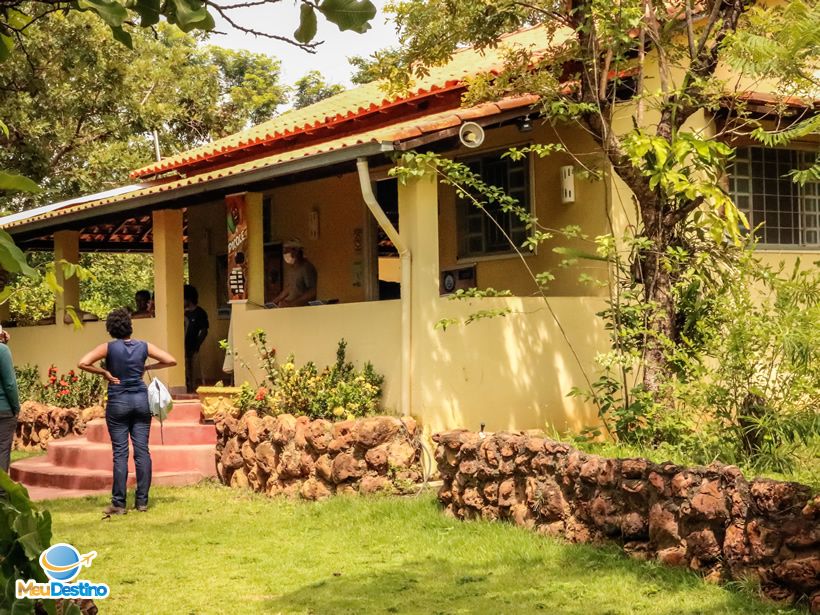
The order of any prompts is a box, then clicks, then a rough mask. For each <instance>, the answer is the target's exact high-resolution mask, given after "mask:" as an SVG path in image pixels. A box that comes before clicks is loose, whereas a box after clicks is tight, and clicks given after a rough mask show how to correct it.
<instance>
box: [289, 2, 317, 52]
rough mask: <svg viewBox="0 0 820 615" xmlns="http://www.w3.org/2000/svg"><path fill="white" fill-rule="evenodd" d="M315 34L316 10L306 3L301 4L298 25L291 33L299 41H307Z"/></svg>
mask: <svg viewBox="0 0 820 615" xmlns="http://www.w3.org/2000/svg"><path fill="white" fill-rule="evenodd" d="M314 36H316V11H314V10H313V7H312V6H310V5H308V4H303V5H302V8H301V9H300V11H299V27H298V28H296V31H295V32H294V33H293V38H295V39H296V40H297V41H298V42H300V43H309V42H310V41H312V40H313V37H314Z"/></svg>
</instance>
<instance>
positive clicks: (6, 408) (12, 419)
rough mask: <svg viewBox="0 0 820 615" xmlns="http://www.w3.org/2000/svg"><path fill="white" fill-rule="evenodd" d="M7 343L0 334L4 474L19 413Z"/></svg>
mask: <svg viewBox="0 0 820 615" xmlns="http://www.w3.org/2000/svg"><path fill="white" fill-rule="evenodd" d="M8 341H9V337H8V333H6V332H5V331H2V332H0V468H2V469H3V470H4V471H5V472H8V471H9V464H10V463H11V446H12V444H13V443H14V434H15V432H16V431H17V415H18V414H19V413H20V396H19V393H18V391H17V375H16V374H15V372H14V362H13V361H12V358H11V351H10V350H9V348H8V346H7V345H6V344H7V343H8ZM2 493H3V492H2V491H0V494H2Z"/></svg>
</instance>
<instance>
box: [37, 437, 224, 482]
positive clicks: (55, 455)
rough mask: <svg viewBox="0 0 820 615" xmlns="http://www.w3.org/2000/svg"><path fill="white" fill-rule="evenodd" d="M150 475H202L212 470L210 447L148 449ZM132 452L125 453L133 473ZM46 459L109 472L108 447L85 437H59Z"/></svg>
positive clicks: (110, 463) (177, 445) (189, 445)
mask: <svg viewBox="0 0 820 615" xmlns="http://www.w3.org/2000/svg"><path fill="white" fill-rule="evenodd" d="M150 450H151V461H152V466H153V469H154V472H182V471H196V472H200V473H202V474H205V475H206V476H207V475H209V473H210V472H213V469H214V444H165V445H159V444H158V445H154V446H151V447H150ZM133 455H134V451H133V449H131V450H130V451H129V459H128V469H129V471H133V470H134V457H133ZM46 458H47V459H48V460H49V462H50V463H53V464H54V465H56V466H61V467H64V468H66V469H72V468H76V469H87V470H104V471H106V472H111V471H112V468H113V457H112V452H111V444H105V443H101V442H89V441H88V440H87V439H86V438H85V437H82V436H79V437H72V438H61V439H59V440H52V441H51V442H49V444H48V451H47V453H46Z"/></svg>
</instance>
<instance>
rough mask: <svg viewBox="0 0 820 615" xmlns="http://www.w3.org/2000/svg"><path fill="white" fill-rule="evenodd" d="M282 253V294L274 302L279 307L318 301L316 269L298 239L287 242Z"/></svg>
mask: <svg viewBox="0 0 820 615" xmlns="http://www.w3.org/2000/svg"><path fill="white" fill-rule="evenodd" d="M282 252H283V258H284V261H285V270H284V274H283V276H282V277H283V284H282V292H281V293H279V295H277V297H276V298H275V299H274V300H273V302H274V303H275V304H276V305H277V306H279V307H296V306H299V305H307V304H308V303H309V302H310V301H314V300H315V299H316V282H317V275H316V267H314V266H313V263H311V262H310V261H309V260H308V259H306V258H305V255H304V250H303V247H302V242H301V241H300V240H299V239H298V238H293V239H289V240H288V241H286V242H285V243H284V245H283V246H282Z"/></svg>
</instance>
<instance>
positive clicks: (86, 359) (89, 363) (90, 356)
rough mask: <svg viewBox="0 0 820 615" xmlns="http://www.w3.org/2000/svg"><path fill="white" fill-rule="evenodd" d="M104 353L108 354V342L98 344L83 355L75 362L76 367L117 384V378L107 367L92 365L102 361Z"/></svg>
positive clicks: (118, 381)
mask: <svg viewBox="0 0 820 615" xmlns="http://www.w3.org/2000/svg"><path fill="white" fill-rule="evenodd" d="M106 355H108V344H100V345H99V346H97V347H96V348H94V350H92V351H91V352H89V353H87V354H86V355H84V356H83V357H82V358H81V359H80V361H79V362H78V363H77V367H79V368H80V369H81V370H83V371H84V372H88V373H89V374H98V375H100V376H102V377H103V378H105V379H106V380H108V382H110V383H111V384H119V383H120V379H119V378H116V377H115V376H114V375H112V374H111V372H109V371H108V370H107V369H103V368H102V367H100V366H99V365H94V364H95V363H96V362H97V361H102V360H103V359H104V358H105V357H106Z"/></svg>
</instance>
